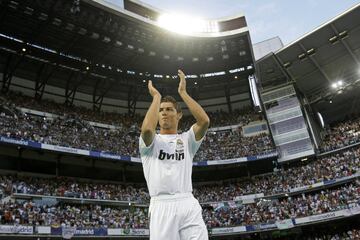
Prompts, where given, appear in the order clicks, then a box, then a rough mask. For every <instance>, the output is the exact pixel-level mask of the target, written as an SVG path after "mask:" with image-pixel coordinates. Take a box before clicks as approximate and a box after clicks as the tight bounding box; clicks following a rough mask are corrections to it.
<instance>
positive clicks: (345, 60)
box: [256, 4, 360, 121]
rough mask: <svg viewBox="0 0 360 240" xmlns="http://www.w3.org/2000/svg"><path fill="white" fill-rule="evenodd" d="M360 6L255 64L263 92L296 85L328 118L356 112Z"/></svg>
mask: <svg viewBox="0 0 360 240" xmlns="http://www.w3.org/2000/svg"><path fill="white" fill-rule="evenodd" d="M359 19H360V4H358V5H356V6H354V7H352V8H351V9H349V10H348V11H346V12H344V13H342V14H340V15H339V16H337V17H335V18H334V19H332V20H331V21H329V22H327V23H325V24H323V25H321V26H320V27H318V28H317V29H315V30H313V31H312V32H310V33H308V34H305V35H304V36H303V37H301V38H300V39H298V40H296V41H294V42H292V43H290V44H288V45H287V46H284V47H283V48H282V49H280V50H279V51H277V52H275V53H271V54H269V55H267V56H265V57H263V58H262V59H259V60H258V61H257V62H256V71H257V75H258V77H259V79H260V81H261V85H262V90H263V91H264V90H265V91H266V90H269V89H271V88H273V87H275V86H279V85H281V84H289V83H295V84H296V86H297V88H298V90H299V91H300V93H301V94H303V95H304V96H305V97H306V99H307V101H308V103H310V104H312V106H313V107H314V108H315V109H316V110H317V111H319V112H320V113H322V114H323V115H325V117H324V118H325V119H326V120H329V121H331V120H335V119H337V118H338V117H340V116H344V115H346V114H349V113H352V112H354V110H355V109H356V108H358V104H359V101H360V99H359V87H360V21H359Z"/></svg>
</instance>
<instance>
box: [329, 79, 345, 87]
mask: <svg viewBox="0 0 360 240" xmlns="http://www.w3.org/2000/svg"><path fill="white" fill-rule="evenodd" d="M343 84H344V83H343V81H341V80H339V81H337V82H334V83H333V84H331V87H332V88H333V89H338V88H341V87H342V85H343Z"/></svg>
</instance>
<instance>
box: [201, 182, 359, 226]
mask: <svg viewBox="0 0 360 240" xmlns="http://www.w3.org/2000/svg"><path fill="white" fill-rule="evenodd" d="M359 197H360V182H359V181H356V182H354V183H351V184H348V185H346V186H342V187H340V188H338V189H326V190H322V191H321V192H319V193H312V194H304V193H303V194H301V195H296V196H293V197H288V198H284V199H276V200H260V201H259V202H257V203H256V204H246V205H245V204H244V205H240V206H238V205H235V206H232V207H221V208H216V209H214V208H213V207H209V208H204V207H203V217H204V220H205V223H206V225H207V227H208V228H214V227H226V226H237V225H252V224H260V223H274V222H275V221H276V220H283V219H290V218H299V217H306V216H311V215H317V214H322V213H327V212H333V211H337V210H341V209H345V208H349V207H350V208H351V207H356V206H360V198H359ZM210 206H211V205H210Z"/></svg>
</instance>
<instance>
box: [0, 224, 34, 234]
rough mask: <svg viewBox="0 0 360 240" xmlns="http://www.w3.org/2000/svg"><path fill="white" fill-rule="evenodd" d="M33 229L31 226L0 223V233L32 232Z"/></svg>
mask: <svg viewBox="0 0 360 240" xmlns="http://www.w3.org/2000/svg"><path fill="white" fill-rule="evenodd" d="M33 232H34V229H33V227H32V226H21V225H13V226H12V225H0V233H7V234H14V233H18V234H33Z"/></svg>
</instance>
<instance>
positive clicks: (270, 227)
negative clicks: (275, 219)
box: [246, 223, 277, 232]
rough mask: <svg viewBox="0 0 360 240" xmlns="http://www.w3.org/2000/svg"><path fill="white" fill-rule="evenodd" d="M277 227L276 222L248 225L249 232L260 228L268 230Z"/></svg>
mask: <svg viewBox="0 0 360 240" xmlns="http://www.w3.org/2000/svg"><path fill="white" fill-rule="evenodd" d="M274 228H277V226H276V224H274V223H273V224H257V225H248V226H246V231H247V232H253V231H259V230H268V229H274Z"/></svg>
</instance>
